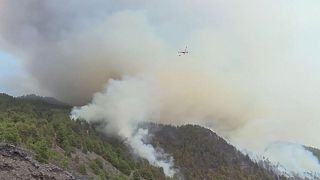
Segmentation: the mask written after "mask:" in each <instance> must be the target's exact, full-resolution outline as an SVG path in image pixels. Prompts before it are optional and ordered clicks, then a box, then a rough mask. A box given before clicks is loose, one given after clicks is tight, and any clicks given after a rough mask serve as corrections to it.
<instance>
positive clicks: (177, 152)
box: [0, 94, 286, 180]
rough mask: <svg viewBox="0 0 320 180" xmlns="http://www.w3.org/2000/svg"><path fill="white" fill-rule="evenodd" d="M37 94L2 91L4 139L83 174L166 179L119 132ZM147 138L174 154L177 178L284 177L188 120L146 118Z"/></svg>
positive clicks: (1, 134)
mask: <svg viewBox="0 0 320 180" xmlns="http://www.w3.org/2000/svg"><path fill="white" fill-rule="evenodd" d="M50 102H56V101H47V100H41V98H40V99H39V98H38V97H37V98H14V97H11V96H8V95H6V94H0V141H1V142H4V143H10V144H14V145H18V146H20V147H23V148H26V149H30V150H32V151H33V152H34V153H35V156H36V159H37V160H38V161H40V162H43V163H53V164H56V165H58V166H60V167H63V168H64V169H66V170H68V171H69V172H71V173H72V174H73V175H74V176H75V177H77V178H80V179H117V180H121V179H134V180H138V179H146V180H153V179H155V180H164V179H168V178H167V177H165V175H164V173H163V170H162V168H158V167H154V166H151V165H150V164H149V163H148V162H147V161H146V160H143V159H140V158H137V157H134V156H133V155H132V154H131V153H130V150H129V148H128V147H127V146H126V145H125V144H124V142H123V141H120V140H118V139H116V138H112V137H107V136H105V135H103V134H100V133H98V132H96V131H95V128H94V126H95V125H90V124H88V123H87V122H85V121H81V120H77V121H73V120H71V119H70V118H69V113H70V111H71V107H70V106H68V105H65V104H63V103H53V104H51V103H50ZM142 127H144V128H149V130H150V132H151V133H152V134H153V136H152V138H151V139H149V142H150V143H152V144H153V145H154V146H155V147H156V148H158V149H160V148H161V149H163V150H164V152H166V153H168V154H169V155H172V156H173V158H174V162H175V168H176V169H177V172H178V173H177V174H176V175H175V176H174V177H173V179H186V180H200V179H204V180H229V179H230V180H234V179H239V180H241V179H252V180H259V179H261V180H268V179H286V178H285V177H281V176H277V175H276V174H274V173H273V171H272V170H266V169H268V168H266V169H265V168H262V166H261V165H258V164H257V163H254V162H252V161H251V160H250V159H249V157H248V156H245V155H243V154H242V153H241V152H239V151H238V150H237V149H236V148H234V147H233V146H232V145H230V144H228V143H227V142H226V141H225V140H224V139H222V138H221V137H219V136H218V135H216V134H215V133H213V132H212V131H211V130H209V129H206V128H203V127H200V126H195V125H185V126H180V127H173V126H168V125H156V124H144V125H142Z"/></svg>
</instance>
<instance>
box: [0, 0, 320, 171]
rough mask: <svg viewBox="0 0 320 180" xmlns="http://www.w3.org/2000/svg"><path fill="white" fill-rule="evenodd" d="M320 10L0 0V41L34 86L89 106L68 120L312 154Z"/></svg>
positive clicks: (319, 98)
mask: <svg viewBox="0 0 320 180" xmlns="http://www.w3.org/2000/svg"><path fill="white" fill-rule="evenodd" d="M319 5H320V2H316V1H311V0H307V1H303V2H301V1H287V0H283V1H276V0H272V1H268V0H263V1H259V2H256V1H253V0H245V1H236V0H230V1H225V2H221V1H216V0H214V1H211V0H202V1H181V0H177V1H174V2H173V1H169V0H165V1H161V2H157V1H145V0H140V1H137V2H135V3H133V2H129V1H112V0H108V1H103V0H94V1H90V3H89V2H86V1H76V0H70V1H67V2H65V1H62V0H57V1H41V0H31V1H28V2H27V1H25V2H21V1H16V0H2V1H1V3H0V45H1V47H2V49H5V50H6V51H7V52H9V53H11V54H14V55H15V56H17V57H19V59H21V62H22V64H23V65H24V67H25V69H26V71H27V72H28V73H29V75H30V76H31V77H32V78H34V79H35V80H36V82H37V83H38V85H39V87H40V88H41V89H43V91H46V92H49V93H50V95H52V96H54V97H56V98H58V99H60V100H62V101H65V102H68V103H72V104H74V105H84V104H87V103H89V105H88V106H84V107H83V108H80V109H78V110H79V111H78V112H77V113H80V114H78V115H79V116H80V117H82V118H84V119H86V120H88V121H91V120H92V121H101V120H103V121H106V122H108V125H107V126H106V127H105V128H106V129H107V130H110V129H112V130H114V131H115V133H119V132H120V134H118V135H120V136H123V137H131V135H132V133H133V131H134V130H135V127H136V125H137V124H138V123H139V122H143V121H153V122H159V123H165V124H174V125H175V124H186V123H192V124H200V125H204V126H206V127H209V128H211V129H213V130H215V131H216V132H218V134H221V135H222V136H223V137H225V138H226V139H228V140H229V141H230V142H232V143H233V144H235V145H237V146H238V147H239V148H241V149H242V148H244V149H249V150H252V151H255V152H257V153H262V154H263V152H264V150H265V148H266V147H268V146H269V145H270V144H272V143H274V142H278V141H282V142H293V143H298V144H306V145H308V146H314V147H320V139H319V138H317V137H318V136H319V132H318V130H319V129H320V122H319V120H318V118H319V117H320V111H319V104H320V95H319V93H318V92H319V91H320V84H319V77H320V76H319V75H320V74H319V72H320V71H319V68H320V64H319V61H318V59H319V57H320V54H319V52H318V48H319V46H320V37H319V36H318V33H317V32H318V31H319V29H320V23H319V20H318V19H317V17H319V15H320V12H319V11H318V9H317V7H319ZM185 44H187V45H189V47H190V55H188V56H183V57H178V56H177V55H176V51H177V50H178V49H179V48H183V47H184V46H185ZM96 92H101V93H97V94H95V95H93V94H94V93H96ZM91 100H92V102H91ZM90 102H91V103H90ZM109 109H110V110H109ZM90 112H93V113H90ZM88 113H89V114H88ZM124 114H126V115H125V116H123V115H124ZM128 129H130V130H128ZM122 132H125V133H128V134H121V133H122ZM290 147H291V146H290ZM289 149H290V148H289ZM289 149H288V151H290V150H289ZM292 151H293V152H295V150H294V149H292ZM273 152H283V151H281V150H279V151H273ZM286 152H287V150H286ZM299 153H300V151H299ZM312 162H314V161H312ZM307 167H309V166H307ZM312 167H313V169H312V170H314V166H312ZM317 168H318V170H319V171H320V165H319V164H318V166H317V167H316V168H315V169H317Z"/></svg>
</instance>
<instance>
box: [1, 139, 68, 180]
mask: <svg viewBox="0 0 320 180" xmlns="http://www.w3.org/2000/svg"><path fill="white" fill-rule="evenodd" d="M0 177H1V179H2V180H12V179H34V180H36V179H61V180H62V179H69V180H72V179H74V177H73V176H72V175H71V174H70V173H69V172H66V171H64V170H63V169H61V168H59V167H58V166H55V165H53V164H45V163H40V162H38V161H36V160H35V159H34V157H33V154H32V153H31V152H30V151H27V150H25V149H22V148H18V147H16V146H13V145H8V144H2V143H0Z"/></svg>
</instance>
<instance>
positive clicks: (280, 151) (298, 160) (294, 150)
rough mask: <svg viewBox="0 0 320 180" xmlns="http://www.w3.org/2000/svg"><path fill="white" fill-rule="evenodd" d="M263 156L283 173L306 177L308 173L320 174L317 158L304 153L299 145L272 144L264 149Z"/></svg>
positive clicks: (310, 153)
mask: <svg viewBox="0 0 320 180" xmlns="http://www.w3.org/2000/svg"><path fill="white" fill-rule="evenodd" d="M264 156H266V157H268V158H269V160H270V161H271V162H273V163H275V164H277V163H279V164H280V165H281V166H282V167H283V168H284V169H282V170H283V171H284V173H287V172H289V173H294V174H298V175H300V176H302V177H305V176H307V177H308V175H309V173H319V172H320V166H319V160H318V158H316V157H315V156H314V155H313V154H312V152H306V149H305V148H304V147H303V146H301V145H297V144H293V143H280V142H278V143H273V144H271V145H270V146H268V147H267V148H266V149H265V152H264ZM293 157H294V158H293ZM318 175H319V174H318Z"/></svg>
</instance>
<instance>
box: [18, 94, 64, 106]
mask: <svg viewBox="0 0 320 180" xmlns="http://www.w3.org/2000/svg"><path fill="white" fill-rule="evenodd" d="M17 98H19V99H25V100H30V101H39V102H45V103H48V104H52V105H60V106H68V104H67V103H64V102H61V101H59V100H57V99H56V98H53V97H43V96H38V95H35V94H28V95H24V96H19V97H17Z"/></svg>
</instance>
